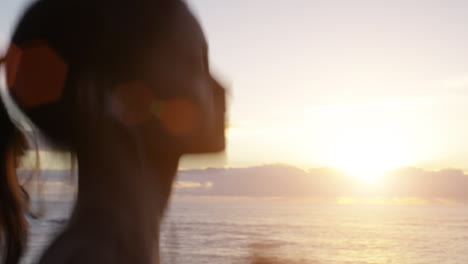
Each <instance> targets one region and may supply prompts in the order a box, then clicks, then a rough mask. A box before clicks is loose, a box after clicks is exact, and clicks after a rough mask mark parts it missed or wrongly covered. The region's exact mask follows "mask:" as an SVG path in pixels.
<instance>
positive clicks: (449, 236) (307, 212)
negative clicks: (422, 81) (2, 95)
mask: <svg viewBox="0 0 468 264" xmlns="http://www.w3.org/2000/svg"><path fill="white" fill-rule="evenodd" d="M54 208H55V210H57V212H56V214H55V216H54V217H55V218H54V219H57V217H58V215H60V212H62V211H63V210H64V209H59V208H60V206H58V207H57V206H54ZM50 211H52V210H50ZM51 214H52V213H51ZM52 215H53V214H52ZM62 215H63V213H62ZM52 218H53V217H52ZM49 219H51V218H49ZM60 224H61V223H60V221H46V222H43V223H33V232H32V234H33V235H32V237H33V239H32V242H31V252H30V254H29V257H28V258H27V259H26V260H25V262H24V263H31V260H32V259H33V258H34V257H33V256H34V255H37V254H39V250H40V248H41V247H42V246H43V245H44V244H45V243H46V239H45V238H44V234H45V233H47V232H50V231H51V230H53V229H55V228H57V227H59V226H60ZM161 244H162V251H163V260H164V262H163V263H248V262H249V259H250V258H251V257H252V256H253V255H260V256H265V257H269V258H271V259H277V260H282V261H283V262H281V263H285V262H286V261H288V262H286V263H321V264H345V263H347V264H349V263H362V264H371V263H375V264H381V263H406V264H416V263H425V264H432V263H434V264H436V263H437V264H440V263H448V264H466V263H468V251H467V250H466V249H467V248H468V207H396V206H392V207H389V206H386V207H384V206H316V205H314V206H310V205H303V204H301V205H298V204H288V203H282V202H273V201H268V202H267V201H262V202H245V201H244V202H236V203H226V202H209V203H201V202H193V203H192V202H176V203H173V205H172V208H171V211H170V214H169V217H168V218H167V219H166V222H165V227H164V232H163V237H162V242H161Z"/></svg>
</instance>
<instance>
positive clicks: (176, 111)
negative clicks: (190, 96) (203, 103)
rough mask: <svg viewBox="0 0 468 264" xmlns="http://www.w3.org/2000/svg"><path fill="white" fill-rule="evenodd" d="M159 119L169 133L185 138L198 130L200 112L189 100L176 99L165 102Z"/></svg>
mask: <svg viewBox="0 0 468 264" xmlns="http://www.w3.org/2000/svg"><path fill="white" fill-rule="evenodd" d="M159 118H160V120H161V122H162V124H163V126H164V127H165V128H166V129H167V131H169V133H171V134H173V135H175V136H184V135H187V134H189V133H191V132H193V131H194V130H195V129H196V126H197V124H198V123H199V120H200V112H199V111H198V108H197V107H196V106H195V105H194V104H193V103H192V102H190V101H189V100H185V99H174V100H169V101H166V102H164V107H163V108H162V110H161V113H160V116H159Z"/></svg>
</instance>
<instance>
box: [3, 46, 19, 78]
mask: <svg viewBox="0 0 468 264" xmlns="http://www.w3.org/2000/svg"><path fill="white" fill-rule="evenodd" d="M21 55H22V54H21V50H20V49H19V48H18V47H17V46H16V45H14V44H11V45H10V47H9V48H8V52H7V54H6V57H5V63H6V74H7V84H8V87H13V85H14V84H15V82H16V75H17V73H18V68H19V64H20V61H21Z"/></svg>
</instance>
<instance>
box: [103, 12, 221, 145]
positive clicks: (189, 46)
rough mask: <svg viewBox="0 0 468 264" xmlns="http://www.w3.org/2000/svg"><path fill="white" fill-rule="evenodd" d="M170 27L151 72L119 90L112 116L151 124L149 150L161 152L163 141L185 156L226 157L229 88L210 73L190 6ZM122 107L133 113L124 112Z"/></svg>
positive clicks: (147, 130) (177, 14) (151, 63)
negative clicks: (154, 148) (213, 154)
mask: <svg viewBox="0 0 468 264" xmlns="http://www.w3.org/2000/svg"><path fill="white" fill-rule="evenodd" d="M168 25H169V28H168V30H167V31H165V32H164V38H162V39H161V40H160V41H159V42H158V43H157V45H156V46H155V48H154V49H152V52H150V54H148V57H147V58H146V59H147V60H148V61H149V63H148V64H147V67H146V68H148V69H149V70H148V71H146V73H145V74H144V77H143V78H142V80H135V81H132V82H129V83H125V84H123V85H119V86H118V87H117V88H116V89H115V90H114V96H113V97H114V100H113V101H112V102H114V103H113V104H112V109H113V110H112V111H113V112H114V114H115V115H116V116H117V117H118V118H119V119H121V121H123V122H124V123H126V124H127V125H130V126H132V125H138V124H145V125H143V127H144V132H145V138H146V139H145V140H146V144H147V145H157V148H160V147H161V139H163V140H164V142H165V143H166V144H165V145H166V146H168V147H170V148H172V149H173V150H176V151H177V152H179V153H180V154H185V153H210V152H220V151H222V150H224V147H225V137H224V129H225V88H224V87H223V86H222V85H221V84H220V83H219V82H218V81H216V80H215V79H214V78H213V77H212V75H211V73H210V67H209V60H208V44H207V42H206V39H205V36H204V34H203V31H202V29H201V27H200V25H199V23H198V22H197V20H196V19H195V18H194V17H193V15H192V14H191V13H190V11H189V10H188V9H187V8H186V7H185V6H184V8H179V9H177V10H176V11H175V13H174V15H173V16H172V17H171V20H170V22H169V24H168ZM122 102H123V103H122ZM119 104H125V105H130V108H131V109H129V110H128V109H127V110H124V111H123V110H122V109H123V107H120V106H119ZM148 120H151V121H148ZM161 131H162V132H161Z"/></svg>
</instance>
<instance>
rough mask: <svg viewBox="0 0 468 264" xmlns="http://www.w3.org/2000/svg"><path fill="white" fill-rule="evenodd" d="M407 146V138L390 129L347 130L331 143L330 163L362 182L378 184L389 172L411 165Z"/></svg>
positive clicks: (328, 156)
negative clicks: (393, 132)
mask: <svg viewBox="0 0 468 264" xmlns="http://www.w3.org/2000/svg"><path fill="white" fill-rule="evenodd" d="M406 146H407V145H406V144H405V140H404V138H402V137H399V136H398V135H396V134H392V133H391V132H390V131H386V130H384V131H375V130H364V129H358V130H354V131H347V132H346V133H345V134H344V135H342V136H340V137H339V138H337V139H335V140H334V142H333V143H332V144H330V145H329V149H328V155H327V159H328V160H327V166H330V167H334V168H337V169H340V170H343V171H345V172H347V173H349V174H350V175H352V176H353V177H355V178H356V179H358V180H359V181H361V182H362V183H365V184H372V183H376V182H378V181H379V180H380V179H381V178H382V176H383V175H384V174H385V173H386V172H388V171H390V170H392V169H396V168H401V167H403V166H406V165H407V164H408V162H409V154H410V152H409V151H408V150H407V149H406Z"/></svg>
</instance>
